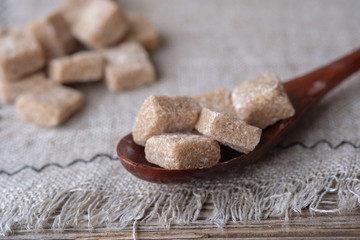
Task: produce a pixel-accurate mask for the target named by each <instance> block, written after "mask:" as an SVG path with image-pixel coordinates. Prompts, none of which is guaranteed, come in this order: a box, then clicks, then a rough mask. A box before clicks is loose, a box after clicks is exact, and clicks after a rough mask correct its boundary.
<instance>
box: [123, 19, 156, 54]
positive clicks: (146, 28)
mask: <svg viewBox="0 0 360 240" xmlns="http://www.w3.org/2000/svg"><path fill="white" fill-rule="evenodd" d="M127 20H128V23H129V31H128V34H127V35H126V37H125V41H138V42H139V43H141V44H142V45H143V46H144V48H145V49H146V50H148V51H153V50H155V49H157V48H158V47H159V34H158V32H157V31H156V29H155V28H154V26H153V25H152V24H151V22H150V21H149V20H148V19H147V18H146V17H145V16H143V15H130V16H128V18H127Z"/></svg>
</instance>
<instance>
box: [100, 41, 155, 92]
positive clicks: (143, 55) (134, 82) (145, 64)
mask: <svg viewBox="0 0 360 240" xmlns="http://www.w3.org/2000/svg"><path fill="white" fill-rule="evenodd" d="M104 55H105V58H106V60H107V62H108V64H107V66H106V67H105V83H106V86H107V88H108V89H109V91H112V92H114V91H120V90H124V89H131V88H135V87H139V86H141V85H144V84H148V83H151V82H153V81H155V77H156V73H155V68H154V66H153V64H152V63H151V61H150V59H149V57H148V54H147V52H146V51H145V49H144V48H143V47H142V46H141V45H140V44H138V43H135V42H128V43H124V44H121V45H120V46H119V47H116V48H111V49H109V50H106V51H105V53H104Z"/></svg>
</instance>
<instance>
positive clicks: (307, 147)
mask: <svg viewBox="0 0 360 240" xmlns="http://www.w3.org/2000/svg"><path fill="white" fill-rule="evenodd" d="M320 144H325V145H327V146H328V147H329V148H331V149H334V150H336V149H338V148H340V147H342V146H344V145H348V146H351V147H353V148H355V149H359V148H360V144H359V145H356V144H355V143H352V142H349V141H345V140H342V141H341V142H340V143H338V144H336V145H334V146H333V145H332V144H331V143H330V142H329V141H327V140H326V139H321V140H319V141H317V142H316V143H314V144H312V145H310V146H307V145H305V144H304V143H302V142H293V143H290V144H287V145H279V146H277V148H280V149H288V148H292V147H295V146H300V147H302V148H304V149H313V148H316V147H317V146H318V145H320Z"/></svg>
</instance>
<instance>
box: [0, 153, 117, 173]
mask: <svg viewBox="0 0 360 240" xmlns="http://www.w3.org/2000/svg"><path fill="white" fill-rule="evenodd" d="M100 157H105V158H107V159H108V160H110V161H116V160H118V159H119V158H117V157H112V156H111V155H110V154H107V153H99V154H96V155H95V156H93V157H92V158H90V159H89V160H84V159H81V158H78V159H75V160H74V161H72V162H70V163H68V164H66V165H61V164H58V163H48V164H45V165H44V166H42V167H41V168H36V167H34V166H29V165H25V166H23V167H21V168H19V169H18V170H16V171H14V172H7V171H5V170H0V175H1V174H5V175H8V176H14V175H16V174H18V173H20V172H22V171H23V170H25V169H31V170H33V171H34V172H37V173H41V172H42V171H43V170H45V169H47V168H49V167H57V168H61V169H64V168H68V167H71V166H73V165H75V164H78V163H84V164H88V163H91V162H93V161H95V160H96V159H97V158H100Z"/></svg>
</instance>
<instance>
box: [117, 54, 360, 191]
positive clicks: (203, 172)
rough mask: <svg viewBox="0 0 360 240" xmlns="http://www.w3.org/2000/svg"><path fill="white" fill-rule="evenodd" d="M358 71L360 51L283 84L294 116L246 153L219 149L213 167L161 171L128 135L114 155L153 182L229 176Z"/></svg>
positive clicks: (262, 152) (268, 131)
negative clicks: (218, 155)
mask: <svg viewBox="0 0 360 240" xmlns="http://www.w3.org/2000/svg"><path fill="white" fill-rule="evenodd" d="M359 69H360V49H358V50H356V51H354V52H352V53H350V54H348V55H346V56H344V57H342V58H340V59H338V60H336V61H334V62H332V63H330V64H328V65H326V66H324V67H321V68H319V69H317V70H315V71H313V72H310V73H308V74H306V75H303V76H301V77H297V78H294V79H292V80H290V81H288V82H285V83H284V87H285V90H286V92H287V94H288V96H289V98H290V100H291V102H292V104H293V106H294V108H295V111H296V114H295V115H294V116H293V117H291V118H288V119H285V120H281V121H278V122H277V123H275V124H274V125H271V126H269V127H267V128H266V129H264V130H263V133H262V136H261V140H260V143H259V145H258V146H257V147H256V148H255V149H254V150H253V151H251V152H249V153H247V154H241V153H239V152H237V151H235V150H232V149H230V148H228V147H225V146H221V159H220V161H219V163H217V164H216V165H214V166H212V167H204V168H194V169H180V170H177V169H176V170H173V169H164V168H161V167H159V166H157V165H154V164H152V163H150V162H148V161H147V160H146V158H145V152H144V147H142V146H139V145H137V144H136V143H135V142H134V141H133V138H132V135H131V133H130V134H128V135H127V136H125V137H124V138H122V139H121V140H120V142H119V143H118V145H117V149H116V150H117V154H118V156H119V158H120V161H121V163H122V165H123V166H124V167H125V169H126V170H128V171H129V172H130V173H132V174H133V175H135V176H137V177H139V178H141V179H143V180H146V181H150V182H154V183H165V184H174V183H186V182H192V181H198V180H201V179H208V178H214V177H219V176H220V177H221V175H224V174H232V173H234V172H237V171H239V170H240V169H241V168H243V167H244V166H246V165H248V164H251V163H253V162H255V161H257V160H259V159H261V157H262V156H264V155H265V154H266V153H267V152H268V151H269V150H270V149H272V148H274V147H275V146H276V145H277V144H278V143H279V141H280V140H281V139H282V138H283V137H284V136H285V135H286V134H287V133H288V132H289V131H290V130H291V129H292V128H293V127H294V126H295V125H296V123H297V122H298V121H299V119H301V117H302V116H303V115H304V113H306V112H307V111H308V110H309V109H310V108H311V107H313V106H314V105H316V103H318V102H319V101H320V99H321V98H322V97H323V96H324V95H325V94H326V93H328V92H329V91H330V90H331V89H333V88H334V87H335V86H337V85H338V84H339V83H340V82H342V81H344V80H345V79H346V78H347V77H349V76H350V75H351V74H353V73H354V72H356V71H357V70H359Z"/></svg>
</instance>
